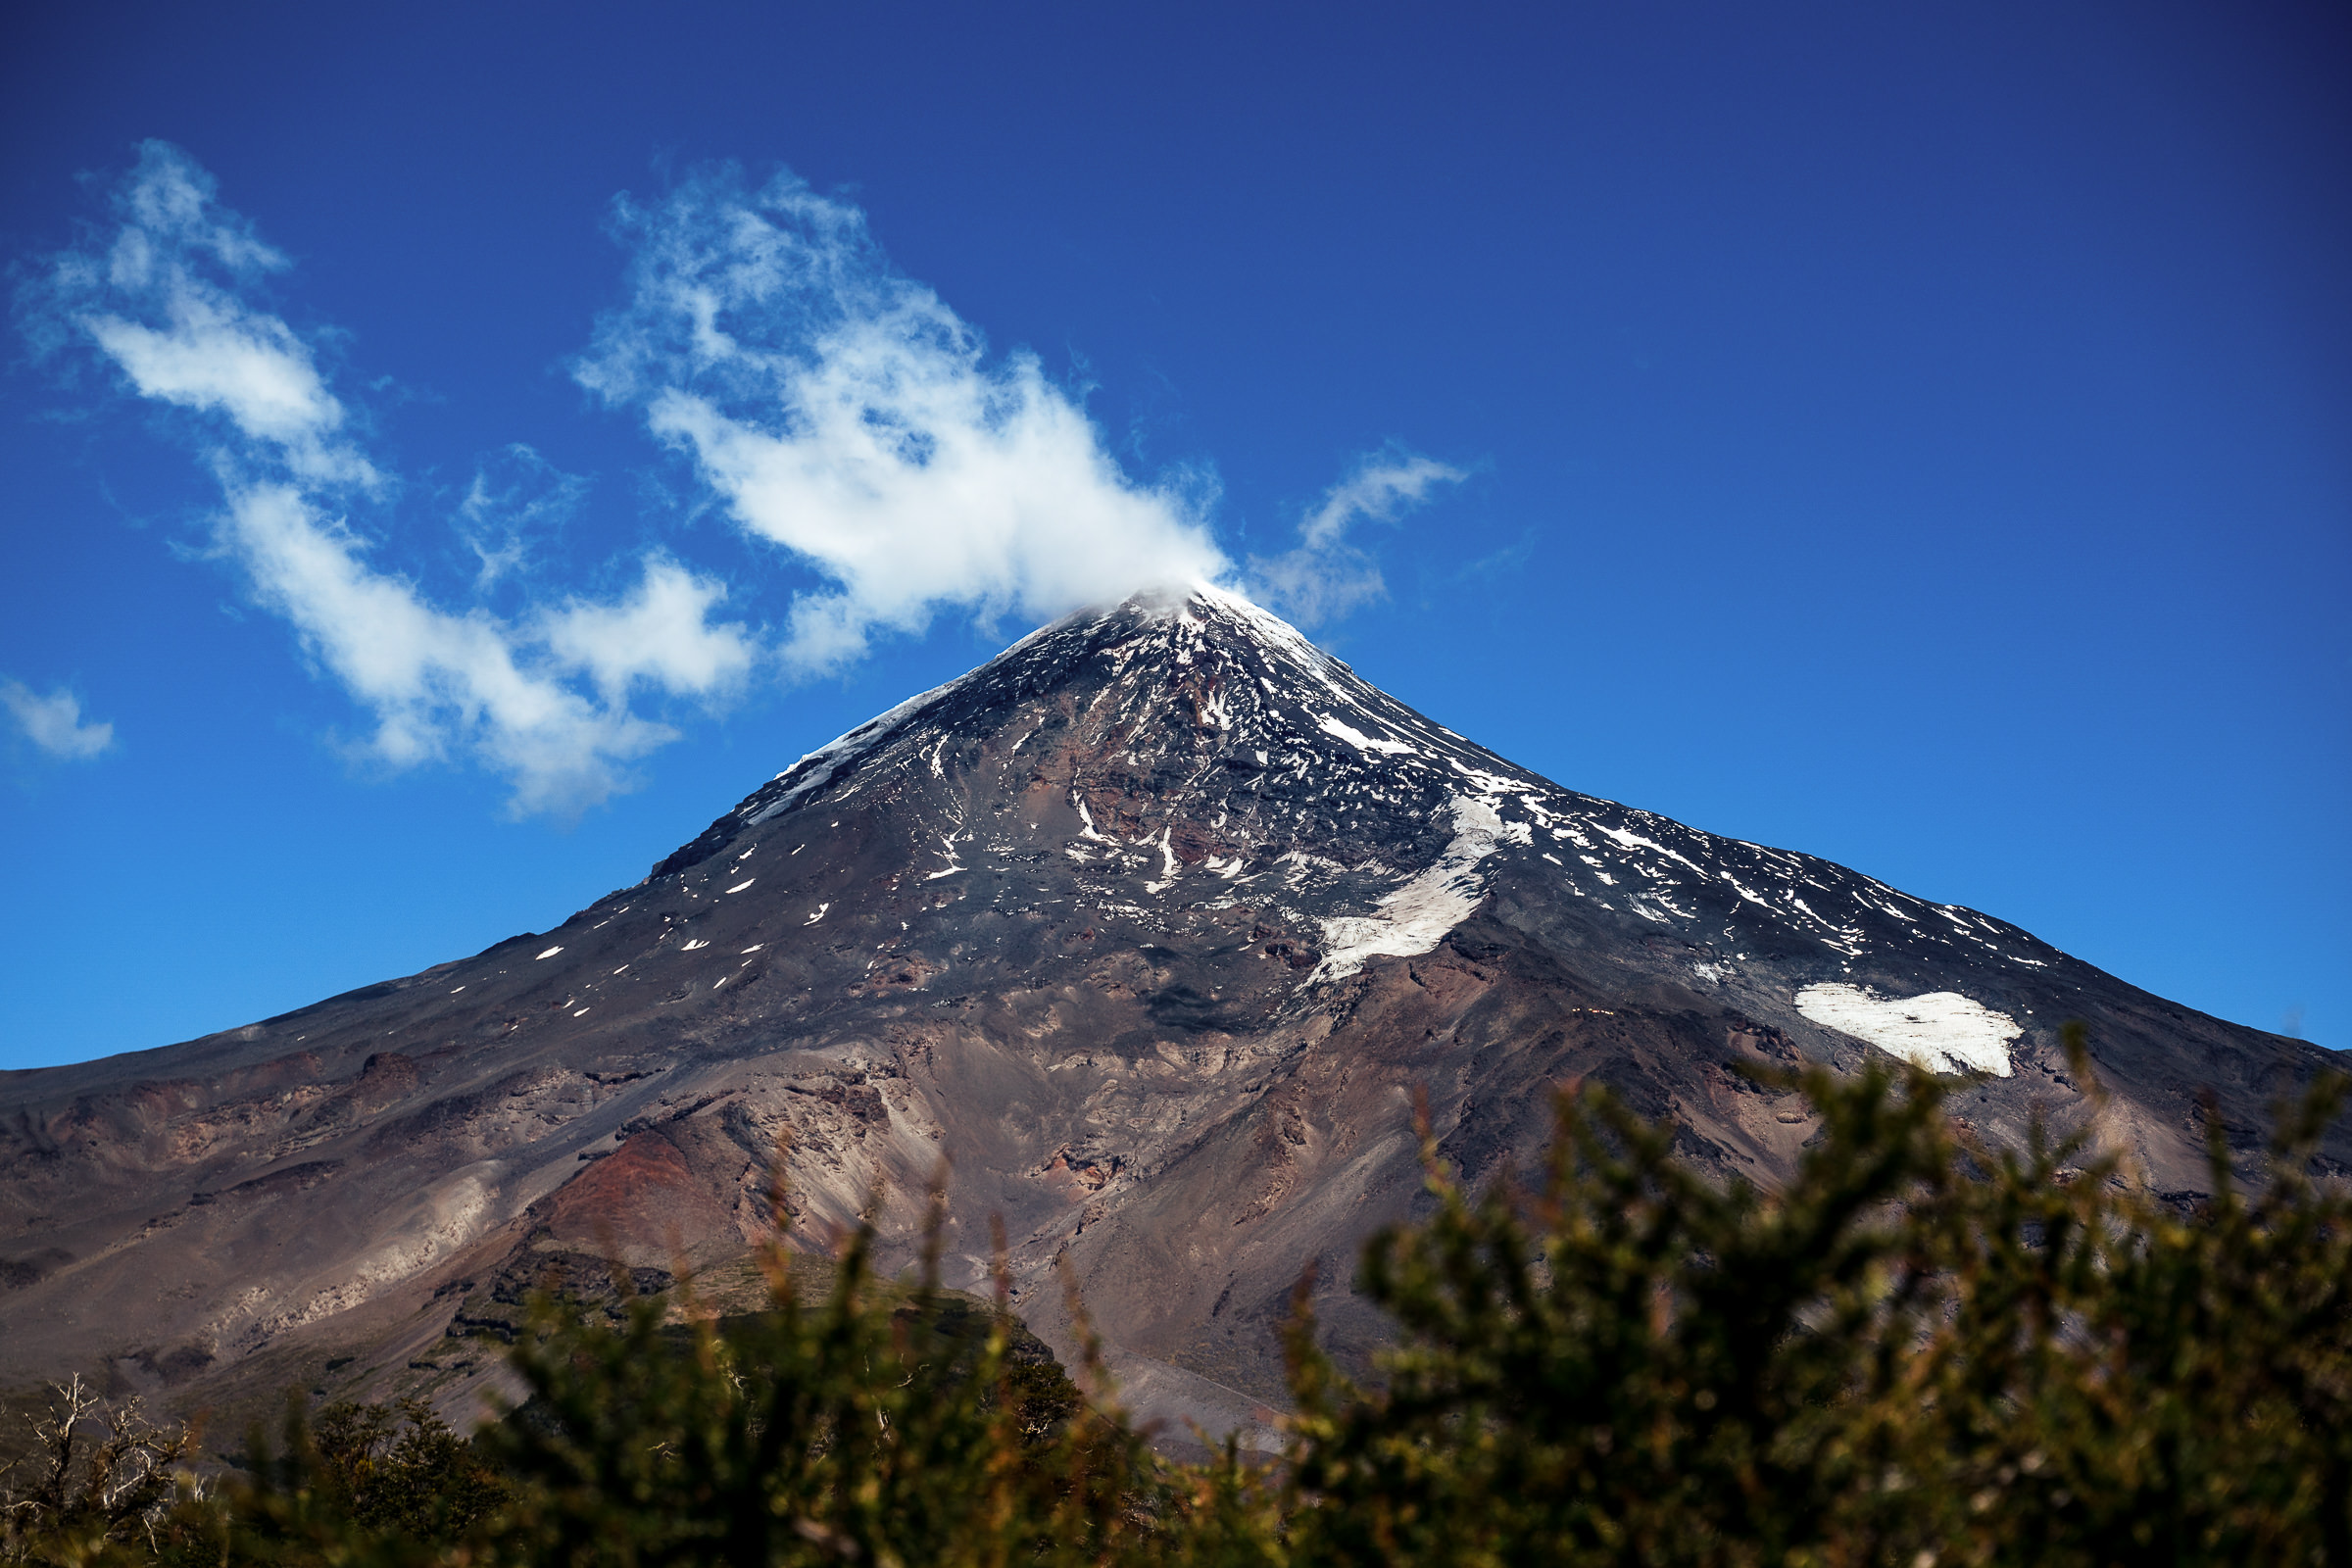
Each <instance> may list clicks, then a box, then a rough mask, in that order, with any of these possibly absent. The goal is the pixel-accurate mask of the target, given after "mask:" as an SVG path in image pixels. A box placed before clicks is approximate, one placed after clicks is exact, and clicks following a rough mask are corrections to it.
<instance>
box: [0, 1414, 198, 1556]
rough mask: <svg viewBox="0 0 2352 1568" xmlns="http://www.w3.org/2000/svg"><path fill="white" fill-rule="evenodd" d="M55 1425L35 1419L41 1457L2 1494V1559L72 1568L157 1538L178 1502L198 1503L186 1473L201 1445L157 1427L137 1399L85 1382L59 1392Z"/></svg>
mask: <svg viewBox="0 0 2352 1568" xmlns="http://www.w3.org/2000/svg"><path fill="white" fill-rule="evenodd" d="M50 1391H51V1394H50V1400H49V1410H48V1414H47V1415H46V1416H36V1417H33V1418H32V1419H31V1422H30V1426H31V1429H32V1440H33V1446H32V1451H31V1452H30V1453H28V1454H26V1455H25V1457H24V1458H22V1459H20V1460H18V1461H17V1463H16V1464H15V1465H14V1466H13V1467H12V1468H11V1470H10V1472H9V1474H10V1478H11V1481H12V1483H13V1482H14V1480H15V1478H16V1476H17V1475H18V1474H20V1473H22V1472H25V1471H30V1472H31V1476H30V1479H29V1481H28V1483H26V1484H24V1485H14V1484H12V1485H11V1486H10V1487H9V1489H8V1490H7V1491H6V1492H5V1493H4V1494H0V1498H4V1499H5V1500H4V1501H0V1509H4V1510H5V1519H6V1528H5V1533H4V1534H0V1557H4V1558H5V1560H7V1561H10V1562H71V1561H78V1560H83V1559H86V1558H89V1557H92V1556H95V1555H97V1554H99V1553H101V1552H102V1551H103V1550H104V1548H105V1547H106V1546H107V1545H109V1544H114V1543H121V1542H126V1541H130V1540H133V1539H137V1538H145V1539H147V1540H148V1542H149V1544H153V1538H154V1533H155V1531H156V1529H157V1528H158V1526H159V1525H160V1524H161V1523H162V1521H163V1519H164V1516H165V1515H166V1514H167V1513H168V1512H169V1511H170V1509H171V1507H172V1504H173V1502H174V1501H177V1500H180V1499H182V1498H186V1497H190V1496H194V1495H197V1489H196V1485H195V1482H194V1478H193V1477H190V1476H188V1475H186V1474H185V1473H184V1472H182V1471H180V1470H179V1469H178V1468H177V1467H178V1465H179V1462H180V1460H181V1459H182V1458H183V1457H185V1456H186V1454H187V1452H188V1450H189V1448H190V1446H192V1445H193V1443H194V1441H195V1440H194V1437H193V1435H192V1434H191V1433H190V1432H189V1430H188V1428H187V1427H186V1426H184V1425H182V1426H176V1427H169V1428H167V1427H158V1426H155V1425H154V1424H152V1423H151V1422H149V1421H148V1420H147V1418H146V1417H145V1415H144V1414H143V1413H142V1412H141V1410H140V1407H139V1401H138V1400H137V1399H136V1398H131V1399H124V1400H121V1401H114V1400H109V1399H106V1398H103V1397H100V1396H99V1395H98V1393H97V1392H96V1391H95V1390H93V1389H91V1388H90V1387H89V1386H88V1385H87V1384H85V1383H83V1382H82V1380H81V1375H80V1374H79V1373H75V1374H73V1376H72V1377H70V1378H68V1379H67V1380H66V1381H65V1382H63V1383H57V1384H52V1385H50Z"/></svg>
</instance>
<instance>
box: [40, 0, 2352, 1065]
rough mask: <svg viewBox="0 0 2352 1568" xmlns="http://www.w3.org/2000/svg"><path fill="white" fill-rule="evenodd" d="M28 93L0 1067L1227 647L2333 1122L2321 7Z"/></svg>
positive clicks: (2051, 13) (129, 14)
mask: <svg viewBox="0 0 2352 1568" xmlns="http://www.w3.org/2000/svg"><path fill="white" fill-rule="evenodd" d="M6 27H7V29H8V33H9V36H8V37H7V38H6V40H5V47H0V62H5V63H4V64H0V257H4V258H5V261H6V263H7V265H8V266H9V268H10V273H9V282H10V286H11V288H12V291H13V301H14V306H13V318H12V325H11V337H10V354H9V356H8V361H7V368H6V373H5V375H0V474H4V475H5V481H6V483H5V491H4V492H0V494H4V497H5V499H4V500H0V550H4V551H5V555H4V556H0V562H4V564H5V569H0V894H4V895H5V897H4V898H0V1065H13V1066H24V1065H32V1064H36V1063H42V1062H51V1061H62V1060H71V1059H77V1058H82V1057H87V1056H92V1055H98V1054H107V1053H112V1052H117V1051H126V1050H137V1049H144V1048H148V1047H152V1046H158V1045H163V1044H167V1043H169V1042H172V1041H174V1040H180V1039H185V1038H190V1037H193V1036H196V1035H200V1034H203V1033H206V1032H208V1031H211V1030H215V1029H219V1028H223V1027H228V1026H232V1025H235V1024H238V1023H242V1022H246V1021H250V1020H252V1019H254V1018H258V1017H262V1016H265V1015H268V1014H270V1013H274V1012H278V1011H281V1010H284V1009H286V1008H289V1007H293V1006H297V1005H302V1004H304V1003H306V1002H310V1001H313V1000H316V999H318V998H319V997H321V996H324V995H327V994H329V993H332V992H336V991H340V990H344V989H348V988H350V987H353V986H358V985H364V984H367V983H369V982H371V981H374V980H377V979H380V978H383V977H385V976H388V975H393V974H400V973H406V972H410V971H413V970H415V969H417V968H419V967H422V966H424V965H426V964H429V963H433V962H436V961H439V960H441V959H443V958H447V957H451V956H458V955H461V954H465V953H470V952H473V951H475V950H477V949H479V948H481V947H484V946H486V945H488V944H489V943H491V942H494V941H497V940H499V939H501V938H504V937H506V936H509V935H511V934H514V933H515V932H518V931H522V930H525V929H540V928H544V927H546V926H548V925H550V924H552V923H554V922H556V921H558V920H560V919H562V918H563V917H564V914H566V913H567V912H569V911H570V910H571V909H573V908H576V907H579V906H581V905H583V904H585V903H587V902H588V901H590V900H591V899H593V898H595V897H597V896H598V895H600V894H602V893H604V892H606V891H608V890H609V889H612V888H614V887H617V886H622V885H625V884H627V883H630V882H633V881H635V880H636V879H637V878H638V877H640V876H642V875H643V874H644V872H645V870H646V868H647V866H648V865H650V864H651V863H652V862H653V861H654V860H656V859H657V858H660V857H661V856H662V855H663V854H665V853H666V852H667V851H668V850H670V849H671V848H673V847H674V846H675V845H677V844H678V843H680V842H682V841H684V840H685V839H687V838H689V837H691V836H692V835H693V834H694V833H696V832H697V831H699V830H700V829H701V827H702V826H703V825H704V824H705V823H706V822H708V821H709V820H710V819H711V817H713V816H715V815H716V814H717V813H718V812H719V811H721V810H722V809H725V808H726V807H728V806H729V805H731V804H732V803H733V802H734V801H735V800H737V799H738V798H739V797H741V796H742V795H743V794H745V793H746V792H748V791H749V790H750V789H751V788H753V787H754V786H755V785H756V784H757V783H759V782H760V780H762V779H764V778H765V777H767V776H768V775H769V774H771V773H773V772H775V771H776V770H777V769H779V768H781V767H783V766H784V765H786V764H788V763H789V762H790V761H791V760H793V759H795V758H797V757H798V756H799V755H800V754H801V753H803V752H805V751H807V750H809V748H810V747H812V746H814V745H816V744H819V743H821V742H822V741H824V740H826V739H828V738H830V737H831V736H832V735H834V734H836V733H838V732H840V731H841V730H843V729H846V728H848V727H849V726H851V725H852V724H854V723H856V722H858V721H859V720H860V719H862V718H864V717H866V716H868V715H869V714H870V713H872V712H874V711H878V710H880V709H882V708H885V707H887V706H889V705H890V704H892V703H894V702H896V701H898V700H899V699H900V698H902V697H904V696H906V695H907V694H908V693H910V692H912V691H914V690H917V689H919V688H921V687H923V686H926V685H929V684H932V683H935V682H936V681H938V680H941V679H944V678H947V677H949V676H951V675H953V674H956V673H957V672H959V671H960V670H962V669H963V668H965V667H967V666H968V665H970V664H972V663H974V662H978V661H979V660H981V659H983V658H985V657H987V656H988V655H989V654H991V653H993V652H994V651H995V649H996V648H997V647H998V646H1000V645H1001V643H1002V642H1004V641H1007V640H1009V639H1010V638H1011V637H1013V636H1015V635H1017V634H1018V633H1020V632H1021V631H1024V630H1026V629H1027V628H1028V626H1029V625H1030V624H1033V623H1034V622H1035V620H1036V618H1037V617H1038V616H1039V615H1042V614H1046V613H1051V612H1052V611H1053V610H1054V608H1057V607H1058V605H1060V604H1061V603H1063V602H1066V601H1068V600H1070V599H1071V598H1073V597H1078V596H1083V595H1084V594H1086V593H1089V592H1092V591H1094V590H1095V589H1097V588H1098V587H1100V586H1101V585H1103V584H1105V583H1111V582H1115V581H1117V580H1119V579H1120V578H1121V577H1122V576H1123V575H1132V574H1135V573H1139V572H1145V571H1156V572H1168V571H1179V570H1189V569H1195V568H1201V569H1221V570H1225V571H1227V572H1229V573H1230V574H1232V575H1234V576H1236V577H1239V578H1241V579H1243V580H1247V581H1249V582H1251V583H1254V584H1256V585H1257V590H1258V592H1259V593H1260V594H1261V595H1263V596H1267V597H1272V598H1276V599H1278V600H1279V601H1280V602H1281V603H1282V604H1283V605H1284V606H1285V607H1287V608H1288V609H1290V610H1291V611H1292V612H1293V613H1298V614H1300V615H1304V616H1309V617H1311V618H1313V619H1314V622H1315V623H1314V625H1313V626H1312V628H1311V629H1312V630H1313V631H1314V633H1315V634H1316V635H1317V636H1318V637H1319V638H1321V639H1322V640H1323V641H1325V642H1326V643H1327V644H1328V645H1329V646H1331V647H1332V648H1334V649H1335V650H1336V651H1338V652H1339V653H1340V654H1342V655H1343V656H1344V657H1346V658H1348V660H1349V661H1350V662H1353V663H1354V664H1355V665H1356V667H1357V668H1358V669H1359V670H1360V671H1362V672H1363V673H1364V674H1365V675H1366V676H1368V677H1369V678H1371V679H1372V680H1374V681H1376V682H1378V683H1379V684H1381V685H1383V686H1385V687H1387V688H1388V689H1389V690H1391V691H1393V692H1395V693H1397V695H1398V696H1399V697H1401V698H1403V699H1404V700H1405V701H1407V702H1410V703H1412V704H1414V705H1415V706H1417V707H1419V708H1421V709H1422V710H1424V711H1427V712H1429V713H1431V714H1432V715H1434V716H1435V717H1437V718H1439V719H1440V720H1442V721H1443V722H1445V723H1446V724H1448V725H1450V726H1451V727H1453V728H1454V729H1456V730H1458V731H1460V732H1462V733H1464V734H1466V735H1469V736H1471V737H1473V738H1475V739H1477V740H1479V741H1481V742H1484V743H1485V744H1487V745H1489V746H1491V747H1493V748H1494V749H1495V750H1496V751H1499V752H1501V753H1502V754H1503V755H1505V756H1507V757H1509V758H1511V759H1512V760H1516V761H1519V762H1522V763H1524V764H1526V765H1529V766H1531V767H1534V768H1536V769H1538V770H1540V771H1542V772H1544V773H1545V774H1548V775H1549V776H1551V777H1553V778H1555V779H1557V780H1559V781H1560V782H1561V783H1563V784H1566V785H1568V786H1570V787H1572V788H1575V789H1580V790H1585V791H1589V792H1591V793H1593V794H1597V795H1602V796H1606V797H1609V798H1612V799H1617V800H1623V801H1627V802H1630V803H1633V804H1636V805H1639V806H1642V807H1645V808H1648V809H1654V810H1659V811H1663V812H1666V813H1668V814H1671V815H1674V816H1676V817H1679V818H1681V819H1683V820H1685V821H1688V822H1690V823H1691V824H1693V825H1695V826H1698V827H1702V828H1706V829H1710V830H1712V831H1716V832H1721V833H1728V834H1733V835H1737V836H1739V837H1741V838H1747V839H1752V840H1757V841H1760V842H1764V843H1769V844H1774V845H1780V846H1786V847H1789V848H1793V849H1799V850H1804V851H1807V852H1810V853H1814V854H1819V855H1824V856H1828V857H1830V858H1834V859H1837V860H1839V861H1841V862H1843V863H1845V864H1848V865H1852V866H1855V867H1857V868H1859V869H1862V870H1865V871H1868V872H1870V873H1871V874H1873V875H1876V876H1878V877H1881V878H1883V879H1885V880H1887V881H1888V882H1890V883H1892V884H1894V885H1895V886H1897V887H1900V888H1903V889H1905V890H1907V891H1910V892H1914V893H1917V894H1920V895H1922V896H1926V897H1931V898H1935V899H1938V900H1946V901H1952V902H1957V903H1963V904H1968V905H1972V906H1975V907H1980V908H1984V909H1986V910H1988V911H1991V912H1993V913H1996V914H1998V915H2000V916H2002V917H2004V918H2007V919H2011V920H2015V921H2017V922H2018V923H2020V924H2022V925H2024V926H2026V927H2027V928H2028V929H2030V930H2032V931H2034V933H2035V934H2036V935H2038V936H2041V937H2043V938H2045V939H2046V940H2049V941H2051V942H2054V943H2056V944H2057V945H2059V946H2060V947H2063V948H2065V949H2067V950H2069V951H2071V952H2073V953H2075V954H2077V955H2079V956H2082V957H2084V958H2087V959H2089V960H2091V961H2093V962H2095V963H2098V964H2100V965H2102V966H2103V967H2105V968H2108V969H2110V970H2112V971H2114V972H2115V973H2117V974H2119V975H2121V976H2123V977H2124V978H2125V979H2128V980H2131V981H2132V982H2134V983H2136V984H2139V985H2141V986H2145V987H2147V988H2149V989H2151V990H2153V991H2157V992H2159V993H2162V994H2164V995H2167V996H2169V997H2173V998H2176V999H2179V1000H2180V1001H2183V1002H2186V1003H2188V1004H2190V1005H2195V1006H2198V1007H2201V1008H2204V1009H2206V1010H2208V1011H2211V1012H2215V1013H2218V1014H2220V1015H2222V1016H2224V1017H2229V1018H2233V1019H2237V1020H2240V1021H2243V1022H2246V1023H2251V1024H2255V1025H2258V1026H2260V1027H2264V1028H2270V1029H2280V1028H2292V1029H2295V1030H2297V1031H2299V1032H2301V1033H2302V1034H2304V1035H2306V1036H2307V1037H2309V1038H2312V1039H2316V1040H2319V1041H2321V1042H2322V1043H2324V1044H2328V1045H2334V1046H2343V1045H2346V1044H2352V913H2348V912H2347V902H2346V900H2345V898H2344V895H2343V888H2344V887H2345V885H2346V881H2347V873H2348V872H2352V828H2348V827H2347V814H2348V813H2347V812H2346V809H2345V807H2346V790H2345V784H2344V781H2345V779H2346V778H2347V777H2348V776H2352V765H2348V764H2352V622H2348V617H2347V615H2346V612H2345V606H2346V603H2347V590H2348V589H2352V439H2348V438H2352V291H2347V290H2346V289H2345V288H2344V287H2343V280H2344V279H2345V278H2346V277H2348V276H2352V95H2347V93H2346V92H2345V90H2344V86H2343V84H2344V82H2345V81H2346V80H2347V79H2352V78H2348V76H2347V73H2346V67H2347V64H2348V63H2352V25H2348V24H2347V21H2346V19H2345V17H2344V15H2343V13H2342V11H2341V9H2340V8H2338V7H2329V6H2322V5H2311V6H2294V5H2264V4H2248V5H2242V6H2231V7H2197V6H2186V5H2144V4H2131V5H2125V4H2114V5H2080V4H2056V5H2052V4H2036V5H2032V6H2028V5H1981V4H1972V5H1965V6H1964V5H1922V6H1911V7H1903V8H1887V7H1870V6H1863V5H1858V4H1857V5H1850V6H1807V5H1796V6H1789V7H1778V8H1769V10H1767V9H1765V8H1756V7H1749V6H1735V5H1720V6H1707V5H1664V6H1656V7H1640V8H1635V7H1598V6H1568V7H1543V8H1538V7H1524V8H1510V7H1490V8H1484V9H1477V10H1465V9H1464V8H1435V7H1406V6H1374V7H1362V6H1351V7H1322V8H1318V7H1304V6H1301V7H1288V8H1265V7H1231V8H1216V7H1207V8H1203V7H1181V8H1180V7H1125V8H1114V7H1100V6H1097V7H1077V6H1060V7H1054V6H1025V7H1004V8H994V9H991V10H987V11H985V12H984V11H982V10H980V9H977V8H949V7H909V6H869V7H841V6H832V7H814V6H791V5H724V4H699V5H698V4H684V5H677V4H673V5H667V6H662V7H659V8H655V7H644V8H619V7H604V8H599V7H593V6H589V7H582V6H576V5H575V6H566V7H561V8H559V7H554V6H533V5H515V6H503V7H481V6H466V7H459V6H440V5H432V4H423V5H413V6H407V7H402V8H398V9H397V11H396V12H380V13H378V14H365V13H364V12H363V8H356V7H319V6H297V5H274V4H272V5H242V6H239V5H229V6H221V7H205V8H195V7H167V6H161V5H155V6H116V7H108V8H96V7H73V6H65V5H55V4H37V5H30V6H20V7H17V8H14V9H13V10H12V11H11V13H10V16H9V19H8V22H7V23H6ZM786 171H789V173H786ZM698 311H701V312H704V313H705V314H702V315H698V314H697V313H698ZM844 408H851V409H867V410H872V409H876V408H879V409H880V411H881V414H882V417H881V418H880V419H879V420H876V419H875V418H871V417H867V418H862V419H860V418H857V417H842V416H840V414H839V411H840V410H842V409H844Z"/></svg>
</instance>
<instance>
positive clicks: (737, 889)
mask: <svg viewBox="0 0 2352 1568" xmlns="http://www.w3.org/2000/svg"><path fill="white" fill-rule="evenodd" d="M759 880H760V879H759V878H758V877H756V876H747V877H745V878H744V879H743V880H742V881H740V882H738V883H736V884H735V885H734V886H733V887H731V888H729V889H727V891H728V892H729V893H741V892H742V891H743V890H744V889H745V888H748V887H750V886H751V885H752V884H753V883H755V882H757V881H759Z"/></svg>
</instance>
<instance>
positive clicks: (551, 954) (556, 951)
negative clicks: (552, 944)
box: [531, 948, 564, 963]
mask: <svg viewBox="0 0 2352 1568" xmlns="http://www.w3.org/2000/svg"><path fill="white" fill-rule="evenodd" d="M563 951H564V950H563V949H562V948H550V949H548V950H547V951H546V952H545V953H542V954H541V955H539V957H540V958H552V957H554V956H556V955H557V954H559V953H562V952H563ZM531 961H532V962H533V963H536V962H538V961H539V959H538V958H534V959H532V960H531Z"/></svg>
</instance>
